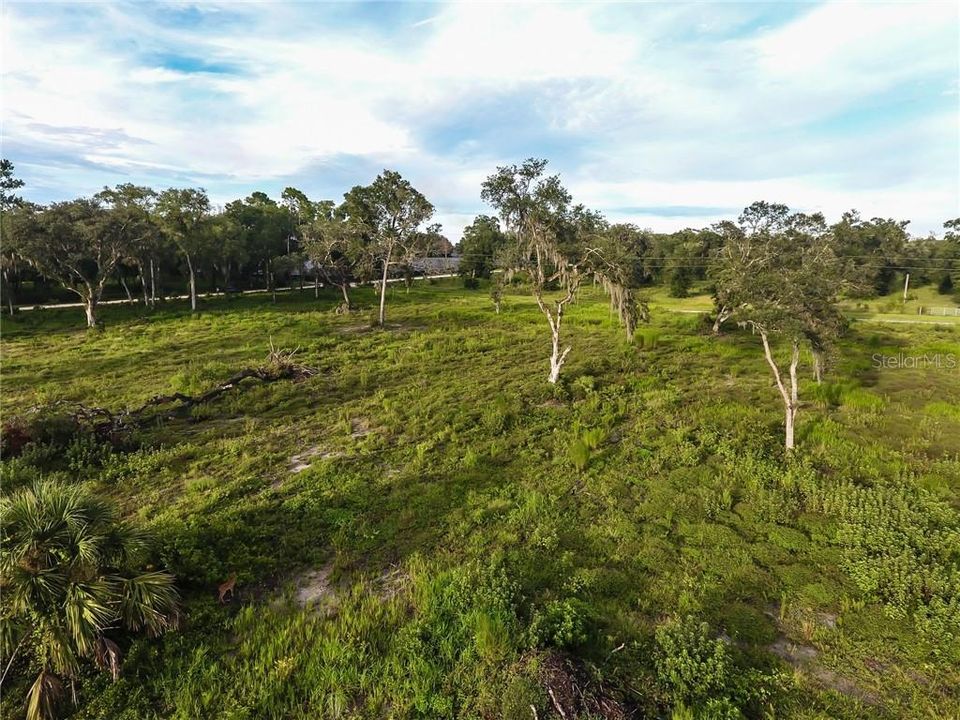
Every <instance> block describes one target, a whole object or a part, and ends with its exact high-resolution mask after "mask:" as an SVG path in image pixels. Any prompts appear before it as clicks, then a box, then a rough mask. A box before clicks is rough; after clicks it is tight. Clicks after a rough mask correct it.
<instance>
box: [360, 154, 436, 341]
mask: <svg viewBox="0 0 960 720" xmlns="http://www.w3.org/2000/svg"><path fill="white" fill-rule="evenodd" d="M343 198H344V202H343V206H342V208H343V212H344V214H345V215H346V217H347V218H348V219H350V220H351V221H353V222H354V223H355V224H357V226H359V227H362V228H364V231H363V232H364V234H365V236H366V237H367V238H368V240H369V245H368V247H369V248H370V250H371V256H372V257H373V258H374V259H375V262H376V263H377V264H378V265H379V266H380V270H381V281H380V314H379V316H378V323H379V325H380V326H381V327H383V324H384V320H385V318H386V301H387V278H388V277H389V274H390V265H391V263H398V262H399V263H401V264H403V263H408V262H409V261H410V260H411V259H412V258H413V257H414V256H415V255H417V254H418V253H419V252H422V248H420V245H421V243H420V242H419V241H420V240H421V239H422V235H420V234H418V229H419V227H420V226H421V225H423V224H424V223H425V222H426V221H427V220H429V219H430V218H431V217H432V216H433V205H431V204H430V202H429V201H428V200H427V199H426V198H425V197H424V196H423V195H422V194H421V193H420V192H419V191H418V190H417V189H416V188H414V187H413V186H412V185H411V184H410V182H409V181H408V180H404V179H403V177H401V175H400V173H398V172H395V171H393V170H384V171H383V172H382V173H381V174H380V175H378V176H377V179H376V180H374V181H373V183H371V184H370V185H366V186H362V185H357V186H355V187H354V188H352V189H351V190H350V191H349V192H347V193H346V194H345V195H344V196H343Z"/></svg>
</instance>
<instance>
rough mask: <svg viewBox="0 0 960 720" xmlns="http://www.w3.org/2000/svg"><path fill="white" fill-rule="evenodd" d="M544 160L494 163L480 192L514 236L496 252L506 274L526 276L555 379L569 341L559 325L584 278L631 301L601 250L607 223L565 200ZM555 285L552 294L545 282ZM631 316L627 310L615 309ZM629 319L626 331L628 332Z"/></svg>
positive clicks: (618, 273) (551, 379)
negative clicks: (509, 244)
mask: <svg viewBox="0 0 960 720" xmlns="http://www.w3.org/2000/svg"><path fill="white" fill-rule="evenodd" d="M546 166H547V161H546V160H542V159H535V158H530V159H528V160H526V161H524V162H523V163H522V164H520V165H506V166H502V167H498V168H497V171H496V172H495V173H494V174H493V175H491V176H489V177H488V178H487V179H486V180H485V181H484V183H483V189H482V191H481V197H482V198H483V200H485V201H486V202H488V203H490V204H491V205H492V206H493V207H495V208H496V209H497V210H498V211H499V213H500V217H501V219H502V220H503V222H504V224H505V226H506V227H507V229H508V231H509V232H510V234H511V235H512V238H513V239H514V241H515V247H514V248H512V249H511V251H509V252H504V253H501V262H502V263H504V270H505V271H506V272H507V273H508V274H512V273H513V272H516V271H522V272H524V273H526V274H527V276H528V277H529V279H530V284H531V289H532V292H533V296H534V299H535V300H536V302H537V307H538V308H540V312H541V313H543V316H544V317H545V318H546V320H547V324H548V325H549V326H550V338H551V352H550V373H549V375H548V376H547V380H548V381H549V382H550V383H556V382H557V380H558V379H559V378H560V370H561V368H562V367H563V364H564V362H566V359H567V356H568V355H569V354H570V351H571V349H572V348H571V347H570V346H569V345H568V346H567V347H565V348H562V345H563V343H562V342H561V331H562V326H563V318H564V314H565V312H566V309H567V307H568V306H569V304H570V303H571V302H572V301H573V299H574V297H575V296H576V293H577V290H578V289H579V287H580V284H581V283H582V282H583V280H584V278H587V277H591V276H593V277H597V278H598V279H601V280H602V281H603V285H604V287H605V289H607V291H608V292H616V293H619V294H620V299H619V301H618V302H621V303H624V304H625V305H627V304H632V303H633V298H632V294H631V291H630V289H629V288H628V287H625V286H624V285H623V284H622V277H623V271H622V268H617V267H615V266H614V264H613V262H612V260H611V259H609V258H607V257H605V256H604V254H603V252H602V250H601V245H602V236H603V234H604V233H606V231H607V223H606V222H605V221H604V220H603V218H602V217H601V216H600V215H599V214H597V213H595V212H592V211H589V210H587V209H585V208H584V207H583V206H581V205H578V206H574V207H571V206H570V194H569V193H568V192H567V191H566V189H565V188H564V187H563V186H562V185H561V184H560V178H559V176H557V175H551V176H545V175H544V170H545V169H546ZM553 286H556V287H557V288H558V291H559V292H558V294H554V292H552V291H551V289H550V288H551V287H553ZM621 318H622V319H625V320H627V321H630V322H632V320H633V319H634V316H633V314H632V313H630V314H627V315H621ZM632 330H633V328H632V325H631V326H630V327H629V328H628V334H629V333H632Z"/></svg>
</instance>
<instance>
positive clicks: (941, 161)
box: [2, 2, 960, 237]
mask: <svg viewBox="0 0 960 720" xmlns="http://www.w3.org/2000/svg"><path fill="white" fill-rule="evenodd" d="M197 7H198V9H200V10H202V11H204V12H205V14H207V15H209V16H211V17H218V18H223V20H224V21H223V22H222V23H221V22H217V23H215V24H207V25H205V26H204V28H206V29H203V28H200V27H194V28H189V27H186V28H185V27H170V26H166V25H164V24H162V23H158V22H157V20H156V18H155V17H152V16H151V15H150V14H149V13H147V12H144V11H142V10H141V8H140V7H138V6H137V5H135V4H134V5H106V4H104V5H101V4H95V5H90V6H76V7H74V8H73V15H75V16H80V17H82V18H85V19H84V20H83V21H82V22H79V23H78V22H75V21H72V20H63V19H62V18H60V17H58V15H57V10H56V9H54V8H52V7H51V9H49V10H48V11H46V12H44V11H43V7H42V6H19V5H16V4H11V3H7V4H6V5H5V6H4V10H3V44H4V49H3V67H4V69H3V98H2V111H3V122H4V126H3V139H4V143H5V145H10V146H12V147H14V148H16V149H17V150H18V151H19V152H21V154H23V157H15V158H14V160H15V161H16V162H18V164H21V165H24V164H25V165H27V166H29V167H31V168H32V169H33V170H32V172H33V173H34V177H35V178H36V179H37V180H39V181H41V182H40V183H39V184H42V185H43V186H45V192H46V191H48V190H49V191H50V192H52V191H53V188H55V187H56V172H55V171H54V169H53V168H54V164H53V163H54V162H56V163H59V164H60V166H63V165H69V164H70V163H69V159H70V158H74V159H75V161H76V165H75V166H74V167H72V168H70V169H69V171H66V170H64V171H63V172H62V177H63V178H64V180H63V182H62V184H61V187H60V188H59V191H60V194H61V196H62V195H71V194H78V193H80V192H87V191H89V190H90V189H95V188H96V187H98V186H99V185H102V184H103V183H104V182H111V181H112V179H111V178H108V177H102V176H101V175H97V173H98V172H99V173H102V172H104V170H103V168H106V169H112V171H113V172H115V173H116V175H115V176H114V177H115V178H118V181H119V179H120V178H123V176H124V175H127V176H131V177H149V178H162V177H170V178H171V180H170V182H171V183H173V182H174V179H176V181H177V182H181V181H182V179H183V178H188V179H189V178H196V182H197V183H198V184H199V183H200V182H203V183H204V184H207V185H210V184H212V185H214V186H216V185H217V183H218V179H219V181H221V182H222V184H229V186H230V187H234V186H236V185H237V184H238V183H247V184H248V188H249V189H250V190H252V189H253V188H254V187H256V185H257V184H258V183H263V182H267V181H272V180H276V179H282V178H286V177H289V176H292V175H296V174H297V173H300V172H305V171H306V170H305V169H307V168H310V167H315V166H317V165H318V164H320V163H322V162H323V161H324V160H328V159H330V158H335V157H344V156H355V157H358V158H363V159H365V163H364V166H365V167H369V166H380V167H386V166H397V167H398V168H399V169H400V170H401V171H403V172H404V173H405V174H408V175H410V176H411V177H412V178H413V179H414V181H415V184H417V185H418V187H421V189H423V190H424V192H425V193H426V194H427V195H428V197H430V198H431V199H432V200H433V201H434V203H435V204H436V205H437V207H438V212H439V213H440V214H441V215H442V216H443V217H444V218H445V221H446V222H449V223H450V224H451V227H449V228H448V233H449V234H450V235H451V236H452V237H456V236H457V234H458V233H459V227H460V226H462V224H465V222H466V221H467V220H468V219H469V216H470V215H471V213H473V212H474V211H482V210H484V208H482V206H481V205H480V202H479V185H480V182H481V181H482V179H483V177H484V176H485V175H486V174H487V173H489V172H490V171H492V170H493V166H494V165H495V164H497V163H503V162H510V161H516V160H520V159H522V157H523V156H524V155H527V154H533V153H534V152H537V151H538V150H537V148H531V149H530V150H529V151H525V150H523V149H521V150H519V151H518V150H517V149H516V148H515V147H514V144H513V143H511V142H509V140H510V138H511V135H512V134H513V130H514V128H513V127H511V122H513V118H512V116H511V113H514V114H516V117H517V120H516V122H518V123H519V122H524V123H528V124H530V123H533V126H532V127H530V126H526V127H520V126H519V125H518V126H516V127H515V129H516V131H517V133H518V135H517V136H518V137H526V136H529V137H532V138H534V139H535V140H539V139H543V138H546V137H547V136H548V135H549V138H550V143H551V144H550V154H551V158H552V160H553V166H554V168H555V169H561V170H563V171H564V172H565V178H566V179H567V182H568V183H569V184H570V186H571V188H572V189H573V190H575V191H576V192H577V194H578V196H579V197H578V199H580V200H583V201H585V202H589V203H591V204H594V205H596V206H597V207H600V208H616V207H625V206H631V207H651V206H659V205H670V206H679V205H682V206H708V207H727V206H731V207H732V206H741V205H745V204H747V203H749V202H752V201H753V200H755V199H758V198H769V199H776V200H781V201H784V202H788V203H790V204H792V205H795V206H797V207H803V208H805V209H818V208H822V209H825V210H827V211H828V212H830V213H831V214H835V212H840V211H842V210H845V209H848V208H849V207H853V206H859V207H860V208H861V209H862V210H863V212H864V214H866V215H869V214H873V212H874V211H873V210H871V209H870V208H877V209H878V210H879V211H882V214H898V215H902V216H903V217H910V218H914V220H915V228H916V229H917V230H920V231H923V230H927V229H930V228H932V227H935V226H936V225H938V224H939V223H940V222H942V220H943V219H945V218H946V217H949V216H951V215H956V214H960V209H958V207H957V198H958V197H960V180H958V176H960V158H958V153H960V141H958V137H957V132H956V127H957V123H958V115H960V114H958V112H957V108H956V102H955V100H951V98H955V97H956V95H955V93H956V87H957V79H958V78H957V74H958V58H960V50H958V45H960V43H958V39H957V37H958V32H957V31H958V20H957V8H956V6H954V5H952V4H950V3H939V4H938V3H910V4H896V3H870V4H859V3H852V2H834V3H826V4H823V5H819V6H810V7H809V8H805V10H804V11H803V12H802V13H801V14H800V15H799V16H797V17H794V18H792V19H788V20H785V21H784V20H782V19H781V21H779V22H776V21H770V22H769V23H768V24H769V26H755V27H754V28H753V29H752V30H751V29H750V23H751V22H753V21H754V20H753V17H754V7H753V6H751V5H744V6H737V5H722V6H721V5H717V6H704V5H699V4H691V5H676V6H664V5H609V6H601V5H590V4H568V3H565V4H547V3H542V4H541V3H537V4H522V5H520V4H473V3H456V4H451V5H442V6H439V5H438V6H436V8H435V11H434V12H433V14H432V15H430V16H429V17H427V18H425V19H422V20H418V21H410V22H406V23H399V24H397V25H396V27H387V26H381V27H377V28H375V31H374V30H371V29H370V28H369V27H366V26H364V27H363V28H360V29H358V28H354V27H347V28H345V27H344V26H343V25H342V24H337V23H338V22H339V21H337V20H330V21H329V22H325V21H321V20H320V19H318V16H319V15H321V14H322V12H323V8H324V7H325V6H315V5H310V4H299V3H293V4H269V5H260V4H236V3H224V4H220V5H216V4H212V3H205V4H201V5H198V6H197ZM80 8H85V10H81V9H80ZM431 10H434V8H431ZM84 12H86V15H84V14H83V13H84ZM238 14H239V15H241V16H242V22H241V21H239V20H238V19H237V17H236V16H237V15H238ZM165 53H168V54H169V53H179V54H181V55H184V56H188V57H192V58H202V59H203V61H204V62H207V63H210V65H211V66H215V65H219V66H223V67H225V68H228V69H230V72H188V71H186V70H185V69H182V68H178V67H176V66H165V65H164V63H163V62H162V57H163V55H164V54H165ZM897 93H903V94H904V97H906V98H908V99H909V101H910V102H913V101H914V99H915V97H916V96H917V95H918V93H919V94H920V95H922V96H923V98H925V99H926V101H927V102H930V103H932V105H931V107H932V109H929V110H926V109H921V110H918V111H917V112H916V113H911V112H903V113H902V118H901V119H900V120H899V121H889V120H884V118H883V117H882V113H884V112H885V109H884V107H885V106H884V105H883V103H884V102H887V103H888V102H889V98H887V99H886V100H884V98H885V97H886V96H889V95H891V94H892V95H894V96H895V95H896V94H897ZM949 93H954V94H953V95H950V94H949ZM496 97H503V98H506V100H504V103H503V104H502V105H501V106H496V107H497V108H498V109H497V110H496V111H495V112H498V113H505V114H506V115H507V116H506V117H504V116H503V115H498V116H497V117H495V118H489V119H490V120H494V119H495V120H497V121H498V123H499V124H498V125H497V126H498V127H504V128H506V129H505V130H503V132H502V133H501V135H500V136H494V137H490V138H488V139H485V140H483V141H478V140H476V139H474V138H473V137H472V136H471V135H470V134H469V133H467V132H466V131H465V132H464V134H463V137H462V138H459V139H458V140H459V142H448V143H446V145H444V143H434V142H432V141H433V140H436V138H435V137H433V136H432V135H431V133H434V132H435V131H434V130H432V129H431V128H434V127H435V126H436V121H437V119H443V118H448V117H454V116H455V117H457V118H462V119H463V121H464V122H465V123H467V124H469V123H470V122H471V121H475V122H476V123H479V124H482V123H483V122H484V121H485V120H486V119H487V118H484V117H471V115H470V111H471V109H473V108H480V107H481V103H479V102H478V101H479V100H481V99H483V98H496ZM931 98H934V99H935V98H941V99H942V98H947V100H946V101H943V100H941V103H942V104H941V106H936V107H934V105H935V103H934V102H933V100H931ZM881 100H882V101H883V102H881ZM874 102H880V103H881V104H880V105H879V106H878V107H880V109H879V110H876V111H875V112H876V114H875V115H871V113H873V112H874V111H869V112H868V111H867V108H869V107H871V105H870V103H874ZM509 103H513V105H510V104H509ZM950 103H952V104H950ZM484 111H485V112H493V111H490V110H484ZM478 112H480V110H478ZM843 113H847V114H851V115H853V116H855V115H856V114H857V113H860V114H861V115H865V116H867V119H870V120H877V122H864V118H859V119H858V118H857V117H853V119H850V120H848V121H847V122H848V123H851V124H852V126H851V127H839V126H838V127H834V126H833V125H831V123H834V118H835V116H837V115H838V114H843ZM57 128H59V130H58V129H57ZM78 128H80V129H82V131H80V130H77V129H78ZM98 131H99V134H98ZM521 131H522V134H521ZM444 132H446V133H454V134H455V133H456V128H453V129H450V128H448V127H446V126H444ZM443 147H454V148H455V150H452V151H445V150H443V149H442V148H443ZM507 148H509V149H507ZM31 154H32V155H31ZM515 155H516V156H515ZM51 157H56V158H57V159H56V161H54V160H50V159H49V158H51ZM45 158H46V159H45ZM84 163H88V164H89V163H92V164H95V165H97V166H100V168H101V170H97V169H96V168H91V169H89V170H88V171H84V170H83V169H82V166H83V164H84ZM84 178H87V179H86V180H85V181H84ZM28 179H29V178H28ZM368 179H369V178H366V177H357V178H356V179H355V180H354V182H363V181H366V180H368ZM68 181H69V183H71V184H67V183H68ZM84 182H86V184H87V186H85V187H84V186H82V185H83V184H84ZM76 183H79V184H80V185H81V187H77V186H76ZM91 186H92V187H91ZM868 188H869V189H868ZM343 189H346V187H344V188H343ZM213 192H214V194H216V192H217V191H216V189H215V188H214V189H213ZM223 199H228V198H223ZM834 211H835V212H834ZM617 219H622V218H617ZM635 219H636V220H637V221H638V222H639V223H640V224H650V225H652V226H655V227H657V228H658V229H669V228H672V227H677V226H680V225H687V224H695V222H696V221H699V220H700V219H704V220H706V219H715V218H712V217H711V216H709V215H704V216H703V218H694V217H684V218H676V217H671V216H668V215H653V216H650V217H642V216H638V217H636V218H635Z"/></svg>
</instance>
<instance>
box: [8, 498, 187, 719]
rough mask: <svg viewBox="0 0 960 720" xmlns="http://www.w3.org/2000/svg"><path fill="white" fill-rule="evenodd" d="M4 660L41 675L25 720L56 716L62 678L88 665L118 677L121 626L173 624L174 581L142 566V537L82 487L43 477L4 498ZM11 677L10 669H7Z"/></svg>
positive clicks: (148, 628)
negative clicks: (27, 663)
mask: <svg viewBox="0 0 960 720" xmlns="http://www.w3.org/2000/svg"><path fill="white" fill-rule="evenodd" d="M0 528H2V539H3V553H2V554H0V578H2V580H0V590H2V593H0V596H2V604H0V612H2V621H3V629H4V636H5V637H4V640H6V641H7V643H5V644H9V647H4V648H3V656H4V657H5V658H10V660H9V661H8V664H7V669H9V667H10V665H9V663H10V662H12V661H13V660H14V659H15V657H14V655H16V654H17V653H19V654H21V656H24V657H25V656H27V655H30V656H31V657H32V663H31V666H32V667H35V668H38V669H39V674H38V676H37V679H36V681H35V682H34V684H33V686H32V687H31V689H30V692H29V695H28V697H27V718H28V720H41V718H43V719H50V718H53V717H54V711H55V708H56V705H57V701H58V699H59V696H60V695H61V694H62V688H63V684H62V680H63V679H69V680H71V681H72V680H73V679H74V678H76V677H77V676H78V674H79V672H80V670H81V668H82V663H83V661H84V660H89V661H92V662H93V663H94V664H95V665H96V666H97V667H99V668H101V669H104V670H108V671H109V672H110V673H111V675H112V676H113V678H114V679H116V678H117V676H118V675H119V673H120V660H121V656H122V651H121V649H120V645H119V644H118V643H117V637H116V634H117V632H118V631H120V630H127V631H132V632H145V633H147V634H148V635H158V634H160V633H162V632H165V631H166V630H168V629H170V628H171V627H173V625H174V624H175V622H176V617H177V603H178V597H177V592H176V590H175V589H174V586H173V577H172V576H171V575H169V574H168V573H165V572H161V571H149V570H143V569H142V568H143V566H144V564H145V551H146V549H147V543H146V537H145V536H144V535H143V534H142V533H141V532H139V531H137V530H136V529H135V528H133V527H131V526H129V525H127V524H125V523H123V522H122V521H121V520H120V519H119V517H118V516H117V513H116V511H115V510H114V508H113V507H112V506H110V505H108V504H107V503H105V502H104V501H102V500H100V499H99V498H97V497H95V496H93V495H91V494H90V493H89V492H88V491H86V490H84V489H83V488H82V487H81V486H79V485H67V484H64V483H59V482H54V481H49V480H48V481H41V482H38V483H36V484H35V485H34V486H33V487H30V488H25V489H21V490H18V491H16V492H14V493H13V494H12V495H8V496H5V497H3V498H2V499H0ZM4 674H6V673H4Z"/></svg>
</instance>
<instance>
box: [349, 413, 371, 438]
mask: <svg viewBox="0 0 960 720" xmlns="http://www.w3.org/2000/svg"><path fill="white" fill-rule="evenodd" d="M372 432H373V430H371V429H370V421H369V420H367V419H366V418H353V419H352V420H350V437H352V438H353V439H354V440H356V439H358V438H362V437H365V436H367V435H369V434H370V433H372Z"/></svg>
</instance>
